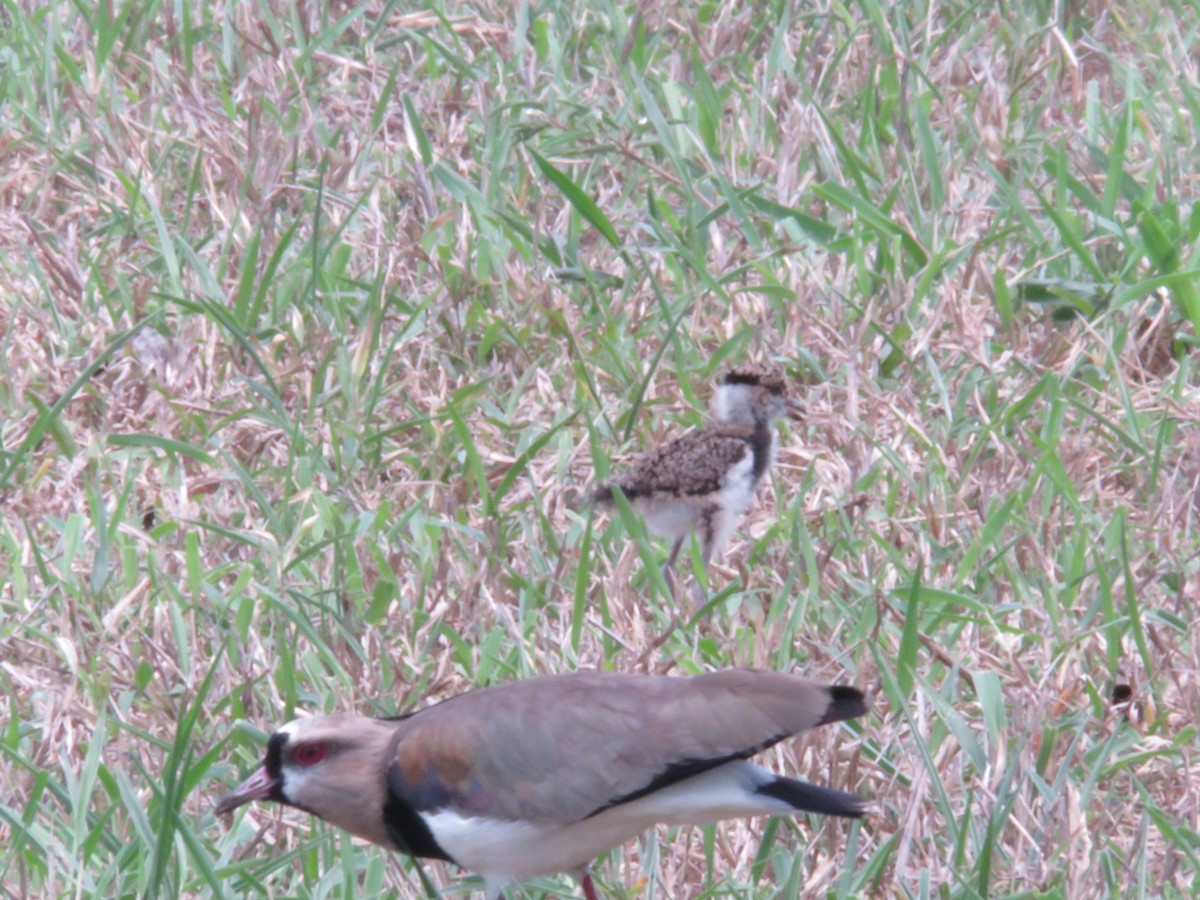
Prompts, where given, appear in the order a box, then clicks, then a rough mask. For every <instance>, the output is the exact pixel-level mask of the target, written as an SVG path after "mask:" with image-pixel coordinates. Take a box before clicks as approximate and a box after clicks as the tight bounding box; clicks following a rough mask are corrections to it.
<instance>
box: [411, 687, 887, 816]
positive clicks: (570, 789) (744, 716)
mask: <svg viewBox="0 0 1200 900" xmlns="http://www.w3.org/2000/svg"><path fill="white" fill-rule="evenodd" d="M864 711H865V706H864V705H863V701H862V695H861V694H860V693H859V692H858V691H856V690H854V689H852V688H830V687H826V686H824V685H818V684H815V683H813V682H808V681H804V680H802V679H799V678H793V677H791V676H787V675H780V674H777V673H772V672H759V671H750V670H728V671H723V672H715V673H712V674H708V675H700V676H696V677H693V678H667V677H654V676H628V675H604V674H590V673H587V674H575V675H561V676H547V677H543V678H536V679H532V680H529V681H523V682H518V683H515V684H511V685H504V686H500V687H495V688H489V689H486V690H481V691H475V692H472V693H468V694H463V695H461V696H459V697H455V698H453V699H452V700H449V701H447V702H445V703H442V704H439V705H437V706H434V707H431V708H429V709H427V710H423V711H421V712H420V713H418V714H416V715H415V716H413V717H412V718H410V719H408V720H406V721H405V722H403V723H401V725H400V728H401V732H402V733H401V735H400V736H399V741H398V744H397V750H396V763H397V770H396V772H397V773H398V775H399V777H398V778H394V779H392V780H391V785H392V788H393V789H394V790H398V791H399V792H400V793H402V795H403V796H404V799H405V800H406V801H407V802H408V803H410V804H412V806H413V807H415V808H416V809H418V810H430V809H439V808H445V807H452V808H455V809H458V810H459V811H460V812H462V813H463V814H464V815H484V816H491V817H495V818H500V819H509V820H517V819H519V820H526V821H533V822H540V823H550V824H556V823H568V822H575V821H579V820H581V819H584V818H586V817H587V816H589V815H591V814H593V813H595V812H597V811H599V810H601V809H605V808H607V807H609V806H613V805H616V804H618V803H621V802H623V801H625V800H630V799H633V798H634V797H637V796H641V795H644V794H646V793H648V792H650V791H652V790H654V789H656V788H659V787H664V786H666V785H667V784H670V783H672V782H674V781H678V780H680V779H682V778H686V777H688V776H689V775H692V774H696V773H698V772H701V771H704V770H705V769H708V768H711V767H713V766H716V765H719V764H721V763H722V762H725V761H727V760H730V759H736V758H742V757H746V756H750V755H751V754H754V753H756V752H758V751H759V750H762V749H763V748H765V747H769V746H770V745H772V744H774V743H776V742H777V741H780V740H782V739H784V738H786V737H788V736H790V735H792V734H796V733H797V732H800V731H804V730H805V729H808V728H811V727H813V726H815V725H819V724H823V723H825V722H831V721H836V720H838V719H843V718H850V717H852V716H856V715H860V714H861V713H862V712H864Z"/></svg>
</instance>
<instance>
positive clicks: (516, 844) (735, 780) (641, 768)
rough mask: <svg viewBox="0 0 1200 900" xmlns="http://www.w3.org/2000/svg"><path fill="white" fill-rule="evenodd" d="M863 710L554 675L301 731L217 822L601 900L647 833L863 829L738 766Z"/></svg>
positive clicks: (648, 678) (760, 679)
mask: <svg viewBox="0 0 1200 900" xmlns="http://www.w3.org/2000/svg"><path fill="white" fill-rule="evenodd" d="M866 708H867V707H866V703H865V702H864V699H863V695H862V693H861V692H859V691H858V690H856V689H855V688H852V687H842V686H826V685H821V684H816V683H814V682H811V681H805V680H802V679H800V678H795V677H792V676H790V675H781V674H778V673H774V672H764V671H757V670H751V669H728V670H725V671H720V672H712V673H709V674H705V675H696V676H692V677H686V678H675V677H666V676H656V675H613V674H597V673H577V674H573V675H548V676H543V677H540V678H534V679H530V680H528V681H521V682H516V683H513V684H507V685H501V686H498V687H490V688H484V689H482V690H477V691H471V692H469V693H466V694H460V695H458V696H457V697H453V698H451V699H450V700H447V701H445V702H443V703H438V704H436V705H434V706H430V707H427V708H425V709H422V710H420V711H418V712H415V713H410V714H409V715H406V716H400V717H398V718H394V719H372V718H366V717H364V716H357V715H336V716H314V717H312V718H305V719H296V720H295V721H293V722H289V723H288V724H286V725H284V726H283V727H282V728H280V729H279V730H278V731H276V732H275V734H273V735H272V736H271V738H270V740H269V741H268V742H267V754H266V759H265V760H264V762H263V765H262V767H261V768H260V769H259V770H258V771H256V772H255V773H254V774H253V775H251V776H250V777H249V778H247V779H246V780H245V781H244V782H242V783H241V784H240V785H239V786H238V787H237V788H236V789H235V790H234V791H233V792H232V793H230V794H228V795H226V796H225V797H223V798H221V800H220V801H218V803H217V806H216V812H217V813H218V814H224V813H228V812H230V811H231V810H233V809H236V808H237V807H239V806H241V805H242V804H243V803H247V802H249V801H251V800H274V801H276V802H278V803H285V804H288V805H290V806H295V807H298V808H300V809H303V810H307V811H308V812H310V813H312V814H314V815H317V816H320V817H321V818H322V819H325V820H326V821H327V822H331V823H332V824H334V825H337V826H339V827H341V828H344V829H346V830H347V831H349V832H350V833H351V834H355V835H357V836H358V837H360V838H364V839H365V840H368V841H371V842H373V843H376V844H380V845H382V846H384V847H387V848H389V849H391V850H399V851H401V852H404V853H409V854H412V855H413V856H422V857H430V858H433V859H443V860H449V861H451V862H454V863H456V864H458V865H459V866H462V867H463V868H464V869H469V870H471V871H474V872H478V873H479V874H481V875H482V876H483V879H484V884H485V890H486V892H487V896H488V898H489V900H498V898H500V897H501V896H502V891H503V888H504V886H505V885H506V884H508V883H510V882H514V881H520V880H522V879H527V878H532V877H535V876H540V875H551V874H556V873H559V872H570V873H573V874H574V875H575V876H576V877H577V878H578V879H579V881H580V883H581V884H582V887H583V893H584V895H585V897H587V898H588V900H596V890H595V887H594V886H593V884H592V879H591V876H590V875H589V874H588V865H589V864H590V863H591V861H592V860H593V859H594V858H595V857H596V856H598V855H599V854H601V853H603V852H605V851H606V850H609V849H611V848H613V847H615V846H617V845H618V844H621V843H622V842H624V841H627V840H629V839H630V838H633V837H636V836H637V835H638V834H640V833H642V832H644V831H646V830H647V829H649V828H651V827H652V826H654V825H655V824H657V823H674V824H688V823H691V824H698V825H699V824H708V823H712V822H716V821H717V820H719V819H724V818H729V817H733V816H758V815H786V814H789V813H795V812H816V813H825V814H827V815H835V816H851V817H857V816H861V815H862V814H863V812H864V811H865V801H864V800H862V799H861V798H860V797H858V796H856V795H854V794H849V793H845V792H843V791H837V790H832V789H830V788H825V787H818V786H816V785H811V784H807V783H805V782H803V781H797V780H795V779H793V778H786V777H784V776H782V775H776V774H774V773H773V772H771V771H769V770H767V769H764V768H762V767H761V766H757V765H755V764H753V763H751V762H749V761H748V757H750V756H752V755H754V754H755V753H758V752H759V751H761V750H765V749H766V748H767V747H770V746H771V745H773V744H776V743H778V742H779V741H782V740H784V739H785V738H788V737H791V736H792V735H795V734H798V733H799V732H802V731H805V730H806V729H809V728H813V727H815V726H817V725H824V724H826V723H828V722H837V721H839V720H842V719H850V718H853V717H855V716H860V715H862V714H863V713H864V712H866Z"/></svg>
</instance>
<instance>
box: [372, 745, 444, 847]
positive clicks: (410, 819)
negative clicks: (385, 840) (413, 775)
mask: <svg viewBox="0 0 1200 900" xmlns="http://www.w3.org/2000/svg"><path fill="white" fill-rule="evenodd" d="M403 790H404V779H403V777H402V776H401V775H400V767H399V766H398V765H396V763H392V764H391V765H390V766H388V770H387V800H385V801H384V804H383V824H384V826H385V827H386V828H387V832H388V834H389V835H390V836H391V838H392V840H393V841H395V842H396V849H398V850H399V851H400V852H401V853H407V854H408V855H409V856H420V857H424V858H426V859H444V860H446V861H447V862H452V863H455V864H457V860H455V859H453V858H452V857H451V856H450V854H449V853H447V852H446V851H445V850H443V849H442V847H441V845H440V844H439V843H438V842H437V840H436V839H435V838H434V836H433V832H432V831H430V830H429V826H428V825H426V824H425V820H424V819H422V818H421V814H420V813H419V812H417V809H416V807H415V806H413V805H412V804H411V803H410V802H408V800H406V799H405V798H404V794H403Z"/></svg>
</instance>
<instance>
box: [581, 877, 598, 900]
mask: <svg viewBox="0 0 1200 900" xmlns="http://www.w3.org/2000/svg"><path fill="white" fill-rule="evenodd" d="M579 883H580V885H582V886H583V896H584V898H585V900H600V898H598V897H597V896H596V886H595V885H594V884H592V873H591V872H584V873H583V877H582V878H580V879H579Z"/></svg>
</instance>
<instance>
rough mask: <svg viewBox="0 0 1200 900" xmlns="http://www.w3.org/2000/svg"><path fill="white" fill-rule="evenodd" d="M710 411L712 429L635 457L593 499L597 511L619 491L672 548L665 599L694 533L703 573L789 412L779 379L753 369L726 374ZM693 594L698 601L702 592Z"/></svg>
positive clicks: (746, 501) (745, 503)
mask: <svg viewBox="0 0 1200 900" xmlns="http://www.w3.org/2000/svg"><path fill="white" fill-rule="evenodd" d="M713 407H714V411H715V415H716V422H715V424H713V425H710V426H708V427H706V428H702V429H700V430H698V431H693V432H691V433H689V434H685V435H684V436H683V437H681V438H678V439H677V440H674V441H672V442H671V443H669V444H665V445H664V446H662V447H659V448H657V449H656V450H652V451H650V452H649V453H646V454H645V455H643V456H641V457H639V458H638V459H637V460H636V461H635V462H634V464H633V466H632V467H631V468H630V469H629V471H628V472H627V473H626V474H624V475H621V476H619V477H618V478H616V479H614V480H613V481H611V482H609V483H608V484H605V485H603V486H601V487H600V488H599V489H598V490H596V492H595V493H594V494H593V495H592V502H593V503H595V504H596V505H597V506H601V507H611V506H613V505H614V503H615V500H614V496H613V489H614V487H616V488H620V489H621V493H623V494H624V495H625V498H626V499H627V500H628V501H629V504H630V506H631V507H632V508H633V510H634V511H635V512H637V513H639V514H640V515H641V516H642V517H643V518H644V519H645V521H646V527H647V528H648V529H649V530H650V531H652V532H654V533H655V534H658V535H660V536H662V537H666V538H670V539H671V540H673V541H674V545H673V546H672V547H671V554H670V556H668V557H667V561H666V563H665V564H664V566H663V575H664V576H666V579H667V584H668V586H669V587H670V588H671V590H672V593H673V592H674V578H673V577H672V572H673V569H674V566H675V560H676V559H677V558H678V556H679V551H680V549H681V548H682V547H683V543H684V541H686V540H687V539H688V536H689V535H690V534H691V533H692V531H693V530H695V531H696V533H697V537H698V538H699V540H700V558H701V561H702V563H703V565H704V567H705V571H706V572H707V569H708V562H709V560H710V559H712V558H713V557H714V556H717V555H719V554H720V553H721V551H722V550H723V549H724V547H725V544H726V543H728V541H729V536H730V534H731V533H732V532H733V529H734V527H735V526H736V525H737V523H738V522H739V521H740V520H741V518H742V516H743V515H744V514H745V512H746V509H747V508H748V507H749V506H750V502H751V501H752V500H753V499H754V492H755V490H756V489H757V488H758V485H759V482H761V481H762V479H763V476H764V475H766V473H767V470H768V469H769V468H770V466H771V463H772V461H773V460H774V458H775V444H776V437H775V429H774V428H773V427H772V426H773V423H774V422H775V420H777V419H781V418H783V417H785V416H787V415H789V414H795V413H796V409H795V407H794V406H793V404H792V402H791V400H790V399H789V397H788V391H787V383H786V382H785V381H784V379H783V376H782V375H781V374H780V373H779V372H778V371H777V370H775V369H773V368H770V367H767V366H762V365H757V364H754V363H746V364H743V365H740V366H737V367H736V368H734V369H731V370H730V371H729V372H728V373H727V374H726V375H725V378H724V380H723V381H722V383H721V384H720V385H719V386H718V388H717V393H716V397H715V399H714V403H713ZM696 593H697V600H702V599H703V594H702V592H701V591H700V590H699V589H697V592H696Z"/></svg>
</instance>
